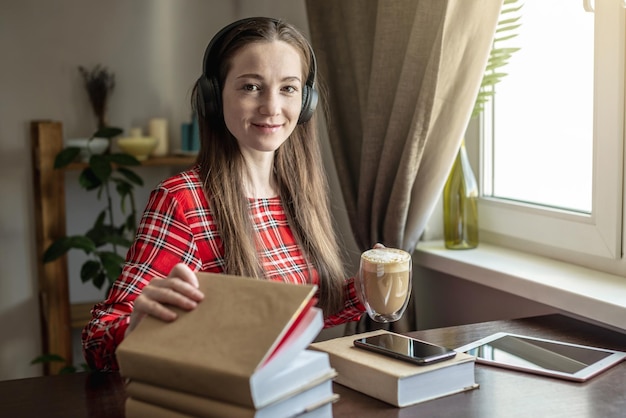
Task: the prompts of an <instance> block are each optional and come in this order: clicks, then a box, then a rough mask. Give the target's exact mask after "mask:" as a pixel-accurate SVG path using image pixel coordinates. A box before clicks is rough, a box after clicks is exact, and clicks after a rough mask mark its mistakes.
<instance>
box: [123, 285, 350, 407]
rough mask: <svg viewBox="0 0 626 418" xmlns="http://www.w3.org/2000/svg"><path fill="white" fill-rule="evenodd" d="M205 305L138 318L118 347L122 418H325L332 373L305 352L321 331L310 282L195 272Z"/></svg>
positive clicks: (324, 361) (323, 360) (325, 360)
mask: <svg viewBox="0 0 626 418" xmlns="http://www.w3.org/2000/svg"><path fill="white" fill-rule="evenodd" d="M198 280H199V283H200V290H202V291H203V292H204V295H205V298H204V300H203V301H202V302H201V303H199V304H198V306H197V307H196V309H193V310H191V311H182V310H177V312H178V315H179V317H178V319H176V320H175V321H173V322H170V323H166V322H163V321H160V320H158V319H155V318H152V317H146V318H144V319H143V320H142V321H141V323H140V324H139V325H138V326H137V328H136V329H135V330H133V332H132V333H130V334H129V335H128V336H127V337H126V338H125V339H124V341H123V342H122V343H121V344H120V345H119V347H118V348H117V351H116V356H117V360H118V364H119V366H120V373H121V374H122V376H124V377H125V378H127V382H128V383H127V385H126V392H127V395H128V396H127V400H126V417H127V418H133V417H146V416H150V417H230V416H236V417H258V418H261V417H272V418H274V417H295V416H298V417H331V416H332V403H333V402H334V401H335V400H336V399H337V398H338V396H337V395H336V394H334V393H333V390H332V381H333V379H334V378H335V376H336V371H335V369H334V368H333V367H332V366H331V364H330V361H329V356H328V354H326V353H323V352H319V351H314V350H308V349H307V348H308V347H309V345H310V344H311V342H312V341H313V340H314V339H315V337H317V335H318V334H319V332H320V331H321V330H322V328H323V325H324V321H323V317H322V312H321V311H320V309H318V308H316V307H314V306H313V305H314V302H315V299H314V295H315V292H316V289H317V287H316V286H309V285H295V284H286V283H280V282H271V281H264V280H256V279H250V278H244V277H237V276H229V275H222V274H210V273H198Z"/></svg>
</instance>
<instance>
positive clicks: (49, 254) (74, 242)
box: [43, 235, 96, 263]
mask: <svg viewBox="0 0 626 418" xmlns="http://www.w3.org/2000/svg"><path fill="white" fill-rule="evenodd" d="M72 248H74V249H78V250H83V251H84V252H85V253H87V254H90V253H92V252H94V251H95V250H96V246H95V244H94V242H93V241H92V240H91V239H89V238H88V237H86V236H83V235H73V236H71V237H64V238H59V239H58V240H56V241H54V242H53V243H52V244H51V245H50V246H49V247H48V248H47V249H46V251H45V252H44V254H43V262H44V263H49V262H50V261H54V260H56V259H57V258H59V257H61V256H62V255H63V254H65V253H66V252H68V251H69V250H71V249H72Z"/></svg>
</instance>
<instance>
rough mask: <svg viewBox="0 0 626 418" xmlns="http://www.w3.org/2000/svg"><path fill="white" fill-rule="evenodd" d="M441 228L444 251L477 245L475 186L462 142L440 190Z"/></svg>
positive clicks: (476, 186) (476, 187)
mask: <svg viewBox="0 0 626 418" xmlns="http://www.w3.org/2000/svg"><path fill="white" fill-rule="evenodd" d="M443 225H444V231H443V232H444V240H445V245H446V248H448V249H452V250H462V249H469V248H476V247H477V246H478V184H477V182H476V177H475V176H474V172H473V171H472V167H471V166H470V163H469V159H468V157H467V151H466V149H465V141H463V142H462V143H461V147H460V148H459V152H458V154H457V156H456V161H455V162H454V165H453V166H452V170H451V171H450V174H449V175H448V180H447V181H446V184H445V186H444V189H443Z"/></svg>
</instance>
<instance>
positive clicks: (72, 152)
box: [54, 147, 80, 168]
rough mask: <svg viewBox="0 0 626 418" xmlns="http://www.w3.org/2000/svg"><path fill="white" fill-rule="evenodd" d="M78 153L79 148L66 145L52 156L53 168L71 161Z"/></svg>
mask: <svg viewBox="0 0 626 418" xmlns="http://www.w3.org/2000/svg"><path fill="white" fill-rule="evenodd" d="M78 154H80V148H78V147H67V148H64V149H62V150H61V151H60V152H59V153H58V154H57V155H56V157H54V168H63V167H65V166H67V165H69V164H70V163H71V162H73V161H74V160H75V159H76V157H78Z"/></svg>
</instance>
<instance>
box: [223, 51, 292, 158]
mask: <svg viewBox="0 0 626 418" xmlns="http://www.w3.org/2000/svg"><path fill="white" fill-rule="evenodd" d="M302 74H303V70H302V59H301V57H300V54H299V53H298V51H297V50H296V49H295V48H294V47H292V46H291V45H289V44H288V43H286V42H283V41H270V42H265V41H261V42H253V43H250V44H248V45H246V46H244V47H243V48H241V50H239V51H238V52H237V53H236V54H235V55H234V56H233V58H232V59H231V62H230V69H229V71H228V74H227V75H226V79H225V80H224V87H223V91H222V100H223V102H222V103H223V106H224V109H223V110H224V121H225V122H226V127H227V128H228V130H229V131H230V132H231V133H232V134H233V136H234V137H235V138H236V139H237V142H238V143H239V148H240V149H241V152H242V153H243V154H244V156H246V155H248V156H250V155H258V154H259V153H273V152H274V151H276V150H277V149H278V148H279V147H280V146H281V145H282V144H283V143H284V142H285V141H286V140H287V138H288V137H289V135H291V133H292V132H293V130H294V128H295V127H296V125H297V122H298V116H299V115H300V109H301V107H302V85H303V80H302ZM272 155H273V154H272Z"/></svg>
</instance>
